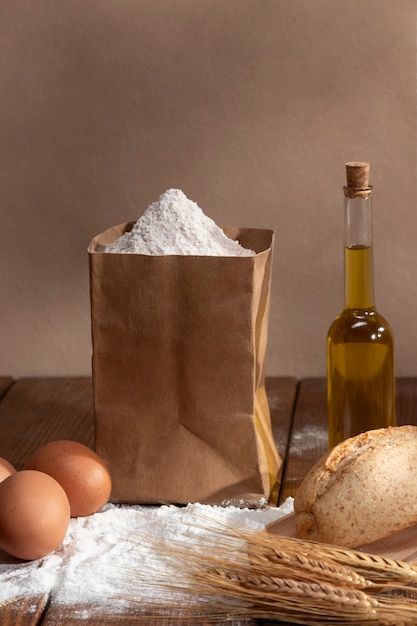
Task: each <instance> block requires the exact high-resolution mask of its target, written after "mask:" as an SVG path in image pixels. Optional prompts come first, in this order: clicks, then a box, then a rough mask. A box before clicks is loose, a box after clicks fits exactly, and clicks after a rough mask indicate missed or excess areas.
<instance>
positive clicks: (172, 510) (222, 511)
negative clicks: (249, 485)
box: [0, 498, 293, 614]
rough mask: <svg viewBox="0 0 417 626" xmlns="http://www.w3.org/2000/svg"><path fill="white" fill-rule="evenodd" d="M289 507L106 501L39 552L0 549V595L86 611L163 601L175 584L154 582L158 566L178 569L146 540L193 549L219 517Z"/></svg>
mask: <svg viewBox="0 0 417 626" xmlns="http://www.w3.org/2000/svg"><path fill="white" fill-rule="evenodd" d="M292 512H293V499H292V498H288V500H287V501H286V502H285V503H284V504H283V505H282V506H281V507H278V508H275V507H265V508H262V509H239V508H235V507H221V506H209V505H202V504H189V505H188V506H186V507H175V506H173V505H170V506H161V507H158V506H140V505H130V506H128V505H123V506H118V505H112V504H108V505H106V506H105V507H104V508H103V509H102V510H101V511H100V512H98V513H96V514H94V515H91V516H89V517H80V518H75V519H72V520H71V522H70V527H69V530H68V533H67V535H66V537H65V540H64V542H63V544H62V546H60V547H59V548H58V549H57V550H56V551H55V552H54V553H52V554H50V555H49V556H47V557H45V558H43V559H39V560H37V561H30V562H21V561H17V560H16V559H13V558H12V557H8V556H7V555H5V554H4V553H1V552H0V603H2V602H10V601H18V599H19V598H22V597H25V598H35V597H39V596H42V595H44V594H51V595H52V597H53V600H54V603H60V604H62V605H66V606H68V605H72V606H74V605H77V606H79V605H83V606H86V605H88V610H89V611H90V614H91V611H92V610H94V606H96V607H97V609H98V610H102V609H103V607H105V608H106V610H107V611H108V612H113V613H115V612H120V611H121V610H126V608H128V607H133V608H134V607H135V606H136V607H137V606H138V602H140V603H142V604H146V603H152V604H155V603H156V604H158V605H159V606H161V605H162V606H163V605H164V604H165V606H167V605H169V602H170V600H171V601H172V599H173V598H174V597H178V594H179V592H174V591H167V590H166V588H163V587H161V586H159V587H158V584H159V583H160V580H161V572H163V573H164V575H165V576H168V577H171V580H177V579H178V572H176V571H175V567H174V565H173V564H172V563H171V561H170V560H169V558H168V555H167V556H166V557H164V556H163V555H162V554H161V553H160V552H155V550H153V549H152V543H153V544H154V545H155V542H157V545H159V544H160V543H161V542H164V541H165V542H169V543H170V544H171V542H172V543H175V542H176V543H177V544H178V542H180V544H181V545H185V544H188V545H192V546H193V550H194V549H195V547H197V546H198V545H199V544H201V545H204V538H208V537H210V538H211V539H212V540H213V539H214V542H216V541H218V540H220V535H219V524H220V528H221V524H227V525H228V526H229V527H241V526H245V527H246V528H252V529H253V530H255V531H256V530H262V529H263V528H264V527H265V526H266V525H267V524H269V523H271V522H273V521H275V520H277V519H279V518H281V517H283V516H284V515H287V514H289V513H292ZM180 595H181V594H180ZM181 599H182V600H183V599H184V598H183V596H181Z"/></svg>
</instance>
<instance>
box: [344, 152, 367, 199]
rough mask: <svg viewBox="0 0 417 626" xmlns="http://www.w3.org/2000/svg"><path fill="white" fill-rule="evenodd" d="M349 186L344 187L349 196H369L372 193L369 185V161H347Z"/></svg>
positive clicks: (346, 194)
mask: <svg viewBox="0 0 417 626" xmlns="http://www.w3.org/2000/svg"><path fill="white" fill-rule="evenodd" d="M345 165H346V179H347V187H343V190H344V192H345V196H346V197H347V198H368V197H369V196H371V195H372V187H371V186H370V185H369V168H370V165H369V163H363V162H361V161H351V162H349V163H346V164H345Z"/></svg>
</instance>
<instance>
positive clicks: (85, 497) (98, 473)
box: [26, 440, 111, 517]
mask: <svg viewBox="0 0 417 626" xmlns="http://www.w3.org/2000/svg"><path fill="white" fill-rule="evenodd" d="M26 468H27V469H35V470H39V471H41V472H46V473H47V474H49V475H50V476H52V477H53V478H55V480H57V481H58V482H59V484H60V485H62V487H63V489H64V490H65V493H66V494H67V496H68V500H69V503H70V507H71V517H79V516H81V517H84V516H86V515H91V514H92V513H96V512H97V511H98V510H99V509H101V507H102V506H104V505H105V504H106V502H107V501H108V499H109V497H110V492H111V478H110V473H109V470H108V469H107V467H106V465H105V463H104V461H103V460H102V459H101V458H100V457H99V456H98V454H96V453H95V452H94V451H93V450H91V449H90V448H88V447H87V446H84V445H83V444H81V443H78V442H76V441H68V440H59V441H51V442H50V443H47V444H45V445H44V446H42V447H41V448H39V449H38V450H36V452H34V453H33V454H32V456H31V457H30V458H29V460H28V462H27V464H26Z"/></svg>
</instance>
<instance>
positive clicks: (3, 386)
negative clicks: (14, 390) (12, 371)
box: [0, 376, 13, 398]
mask: <svg viewBox="0 0 417 626" xmlns="http://www.w3.org/2000/svg"><path fill="white" fill-rule="evenodd" d="M12 384H13V378H12V377H11V376H0V398H2V397H3V396H4V394H5V393H6V392H7V390H8V389H9V387H11V385H12Z"/></svg>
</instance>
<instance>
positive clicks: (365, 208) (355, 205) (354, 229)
mask: <svg viewBox="0 0 417 626" xmlns="http://www.w3.org/2000/svg"><path fill="white" fill-rule="evenodd" d="M344 243H345V307H346V308H349V309H372V308H374V306H375V303H374V280H373V249H372V196H371V195H369V196H367V197H356V198H350V197H345V241H344Z"/></svg>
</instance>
